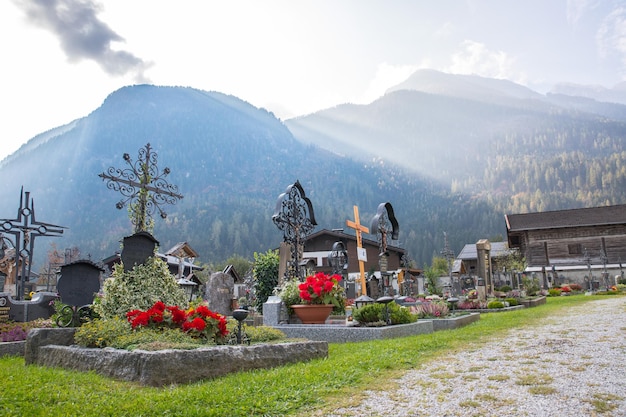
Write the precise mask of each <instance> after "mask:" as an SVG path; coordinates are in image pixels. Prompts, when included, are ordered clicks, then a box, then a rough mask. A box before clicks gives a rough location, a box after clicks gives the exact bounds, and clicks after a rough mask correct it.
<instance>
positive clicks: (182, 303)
mask: <svg viewBox="0 0 626 417" xmlns="http://www.w3.org/2000/svg"><path fill="white" fill-rule="evenodd" d="M103 291H104V294H103V295H102V297H101V298H99V299H97V300H96V301H95V302H94V305H93V309H94V311H95V312H96V313H97V314H98V315H99V316H100V317H102V318H104V319H111V318H113V317H119V318H122V319H125V318H126V313H128V312H129V311H132V310H147V309H149V308H150V307H152V306H153V305H154V303H156V302H157V301H162V302H163V303H165V304H166V305H175V306H179V307H181V308H186V307H187V304H188V300H187V297H186V296H185V292H184V291H183V290H182V289H181V288H180V287H179V286H178V284H177V283H176V278H175V277H174V276H173V275H172V274H171V273H170V271H169V269H168V266H167V263H165V261H163V260H162V259H159V258H155V257H152V258H149V259H148V261H147V262H146V263H145V264H144V265H138V266H135V267H134V268H133V269H132V270H131V271H128V272H124V269H123V266H122V265H116V266H115V270H114V271H113V274H112V277H111V278H109V279H107V280H106V281H105V282H104V286H103Z"/></svg>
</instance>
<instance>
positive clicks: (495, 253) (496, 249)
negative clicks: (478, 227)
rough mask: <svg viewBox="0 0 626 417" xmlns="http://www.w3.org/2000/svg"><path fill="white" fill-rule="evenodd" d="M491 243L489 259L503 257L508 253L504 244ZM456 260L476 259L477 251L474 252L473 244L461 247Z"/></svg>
mask: <svg viewBox="0 0 626 417" xmlns="http://www.w3.org/2000/svg"><path fill="white" fill-rule="evenodd" d="M490 243H491V257H492V258H498V257H500V256H505V255H507V254H508V252H509V246H508V245H507V243H506V242H490ZM456 258H457V259H462V260H470V259H478V251H477V250H476V244H475V243H469V244H467V245H465V246H463V249H461V252H460V253H459V255H458V256H457V257H456Z"/></svg>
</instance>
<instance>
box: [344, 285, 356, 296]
mask: <svg viewBox="0 0 626 417" xmlns="http://www.w3.org/2000/svg"><path fill="white" fill-rule="evenodd" d="M342 282H343V281H342ZM346 298H356V284H355V283H354V282H346Z"/></svg>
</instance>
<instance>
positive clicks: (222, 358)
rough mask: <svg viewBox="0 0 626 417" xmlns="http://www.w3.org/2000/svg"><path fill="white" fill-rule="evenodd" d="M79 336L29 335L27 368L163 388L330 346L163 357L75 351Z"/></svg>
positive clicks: (314, 355)
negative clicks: (86, 373) (60, 370)
mask: <svg viewBox="0 0 626 417" xmlns="http://www.w3.org/2000/svg"><path fill="white" fill-rule="evenodd" d="M75 330H76V329H74V328H69V329H33V330H31V331H30V332H29V333H28V338H27V339H26V348H25V353H24V362H25V364H26V365H31V364H35V365H41V366H50V367H59V368H64V369H71V370H76V371H93V372H96V373H98V374H100V375H103V376H105V377H110V378H115V379H119V380H123V381H129V382H137V383H139V384H141V385H146V386H154V387H162V386H167V385H172V384H185V383H190V382H196V381H200V380H205V379H212V378H216V377H219V376H222V375H226V374H229V373H233V372H241V371H248V370H252V369H267V368H273V367H277V366H282V365H286V364H290V363H296V362H303V361H308V360H312V359H321V358H326V357H328V343H327V342H321V341H302V342H287V343H275V344H258V345H251V346H246V345H239V346H210V347H205V348H198V349H193V350H182V349H165V350H160V351H144V350H135V351H127V350H122V349H113V348H104V349H96V348H83V347H78V346H75V345H73V343H74V332H75Z"/></svg>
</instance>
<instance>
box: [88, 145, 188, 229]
mask: <svg viewBox="0 0 626 417" xmlns="http://www.w3.org/2000/svg"><path fill="white" fill-rule="evenodd" d="M157 159H158V157H157V154H156V153H155V152H153V151H152V148H151V147H150V144H149V143H148V144H146V146H145V148H141V149H139V158H138V160H137V161H136V162H133V160H132V159H131V157H130V155H128V154H127V153H125V154H124V161H125V162H126V163H127V164H128V166H129V167H130V168H126V169H118V168H114V167H110V168H109V169H108V170H107V172H106V173H104V172H103V173H101V174H99V175H98V176H99V177H100V178H102V180H103V181H107V188H109V189H111V190H114V191H119V192H120V193H121V194H122V195H123V196H124V197H125V198H123V199H122V200H120V201H119V202H118V203H117V204H116V205H115V207H116V208H118V209H120V210H121V209H122V208H123V207H124V206H125V205H126V204H127V203H128V202H130V221H131V222H132V224H133V225H135V233H139V232H149V231H150V230H149V229H152V225H151V222H150V218H151V217H152V215H153V214H154V211H155V210H158V211H159V215H160V216H161V218H163V219H164V218H166V217H167V213H165V211H164V210H163V209H162V208H161V205H163V204H176V203H177V202H178V200H181V199H182V198H183V196H182V195H181V194H179V193H178V187H177V186H176V185H172V184H170V183H168V182H167V181H166V180H165V177H166V176H167V175H168V174H169V173H170V169H169V168H167V167H166V168H165V169H164V170H163V172H161V173H159V169H158V167H157Z"/></svg>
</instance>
